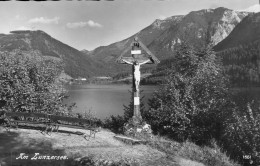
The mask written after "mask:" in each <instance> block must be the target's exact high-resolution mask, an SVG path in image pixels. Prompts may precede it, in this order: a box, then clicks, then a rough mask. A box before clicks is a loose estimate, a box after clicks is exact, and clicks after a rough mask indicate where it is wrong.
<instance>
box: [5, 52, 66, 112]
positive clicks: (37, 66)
mask: <svg viewBox="0 0 260 166" xmlns="http://www.w3.org/2000/svg"><path fill="white" fill-rule="evenodd" d="M62 70H63V66H62V63H61V62H60V61H58V60H54V59H50V58H46V57H43V56H40V55H39V53H38V52H33V51H31V52H20V51H14V52H0V100H1V101H5V105H4V106H3V109H5V110H7V111H27V112H28V111H30V112H41V111H44V112H55V111H57V110H58V109H60V108H61V105H62V100H63V99H64V98H65V97H66V95H65V90H64V89H63V88H62V84H61V83H60V82H59V79H58V77H59V75H60V73H61V72H62Z"/></svg>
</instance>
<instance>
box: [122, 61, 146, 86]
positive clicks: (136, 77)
mask: <svg viewBox="0 0 260 166" xmlns="http://www.w3.org/2000/svg"><path fill="white" fill-rule="evenodd" d="M122 61H124V62H125V63H127V64H130V65H134V73H133V74H134V75H133V76H134V81H135V84H134V85H135V89H136V90H139V83H140V79H141V72H140V66H141V65H143V64H146V63H148V62H149V61H150V59H148V60H146V61H144V62H141V63H139V62H138V61H134V62H130V61H127V60H125V59H122Z"/></svg>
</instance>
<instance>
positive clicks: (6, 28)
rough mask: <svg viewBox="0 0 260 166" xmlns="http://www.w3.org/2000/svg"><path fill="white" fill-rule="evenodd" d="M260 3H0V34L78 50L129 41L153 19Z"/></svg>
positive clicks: (163, 0) (193, 0)
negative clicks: (45, 38) (19, 33)
mask: <svg viewBox="0 0 260 166" xmlns="http://www.w3.org/2000/svg"><path fill="white" fill-rule="evenodd" d="M258 3H259V0H115V1H104V0H101V1H98V2H97V1H87V0H85V1H84V0H82V1H77V0H73V1H58V2H53V1H46V2H35V1H29V2H19V1H5V2H4V1H1V2H0V20H1V25H0V33H5V34H7V33H9V32H10V31H12V30H43V31H44V32H46V33H48V34H49V35H51V36H52V37H54V38H55V39H57V40H60V41H61V42H63V43H65V44H68V45H70V46H72V47H74V48H76V49H78V50H82V49H86V50H93V49H95V48H97V47H99V46H106V45H109V44H112V43H114V42H117V41H121V40H123V39H125V38H128V37H130V36H132V35H134V34H135V33H137V32H139V31H140V30H142V29H143V28H145V27H147V26H149V25H150V24H151V23H153V22H154V21H155V20H156V19H165V18H166V17H170V16H174V15H184V14H188V13H189V12H191V11H196V10H200V9H208V8H217V7H226V8H229V9H233V10H242V9H246V8H248V7H250V6H253V5H255V4H258Z"/></svg>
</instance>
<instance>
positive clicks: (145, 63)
mask: <svg viewBox="0 0 260 166" xmlns="http://www.w3.org/2000/svg"><path fill="white" fill-rule="evenodd" d="M149 61H150V59H148V60H146V61H144V62H142V63H139V64H140V65H143V64H146V63H147V62H149Z"/></svg>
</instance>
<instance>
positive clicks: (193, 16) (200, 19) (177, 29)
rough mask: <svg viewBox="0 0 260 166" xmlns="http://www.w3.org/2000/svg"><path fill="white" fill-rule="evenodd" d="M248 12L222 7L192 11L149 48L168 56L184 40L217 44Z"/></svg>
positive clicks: (200, 45) (198, 44)
mask: <svg viewBox="0 0 260 166" xmlns="http://www.w3.org/2000/svg"><path fill="white" fill-rule="evenodd" d="M247 14H248V13H246V12H237V11H233V10H230V9H226V8H222V7H221V8H216V9H205V10H200V11H193V12H190V13H189V14H187V15H186V16H184V17H183V19H182V20H181V21H180V22H179V23H178V24H176V25H175V26H171V28H169V29H167V30H166V31H165V32H164V33H163V34H162V35H161V36H160V37H159V38H157V39H156V40H154V41H153V43H152V44H151V45H149V48H151V49H152V50H153V51H154V53H155V54H156V55H158V54H161V55H160V56H161V57H163V56H164V57H168V56H169V55H172V54H173V52H174V49H175V47H176V46H177V45H178V44H179V43H181V42H182V41H186V42H188V43H189V44H191V45H193V46H195V47H202V46H205V45H207V44H212V45H216V44H217V43H219V42H220V41H222V40H223V39H224V38H226V37H227V36H228V35H229V33H230V32H231V31H232V30H233V29H234V27H235V26H236V25H237V24H238V23H239V22H240V21H241V20H242V19H243V18H244V17H245V16H246V15H247Z"/></svg>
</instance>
